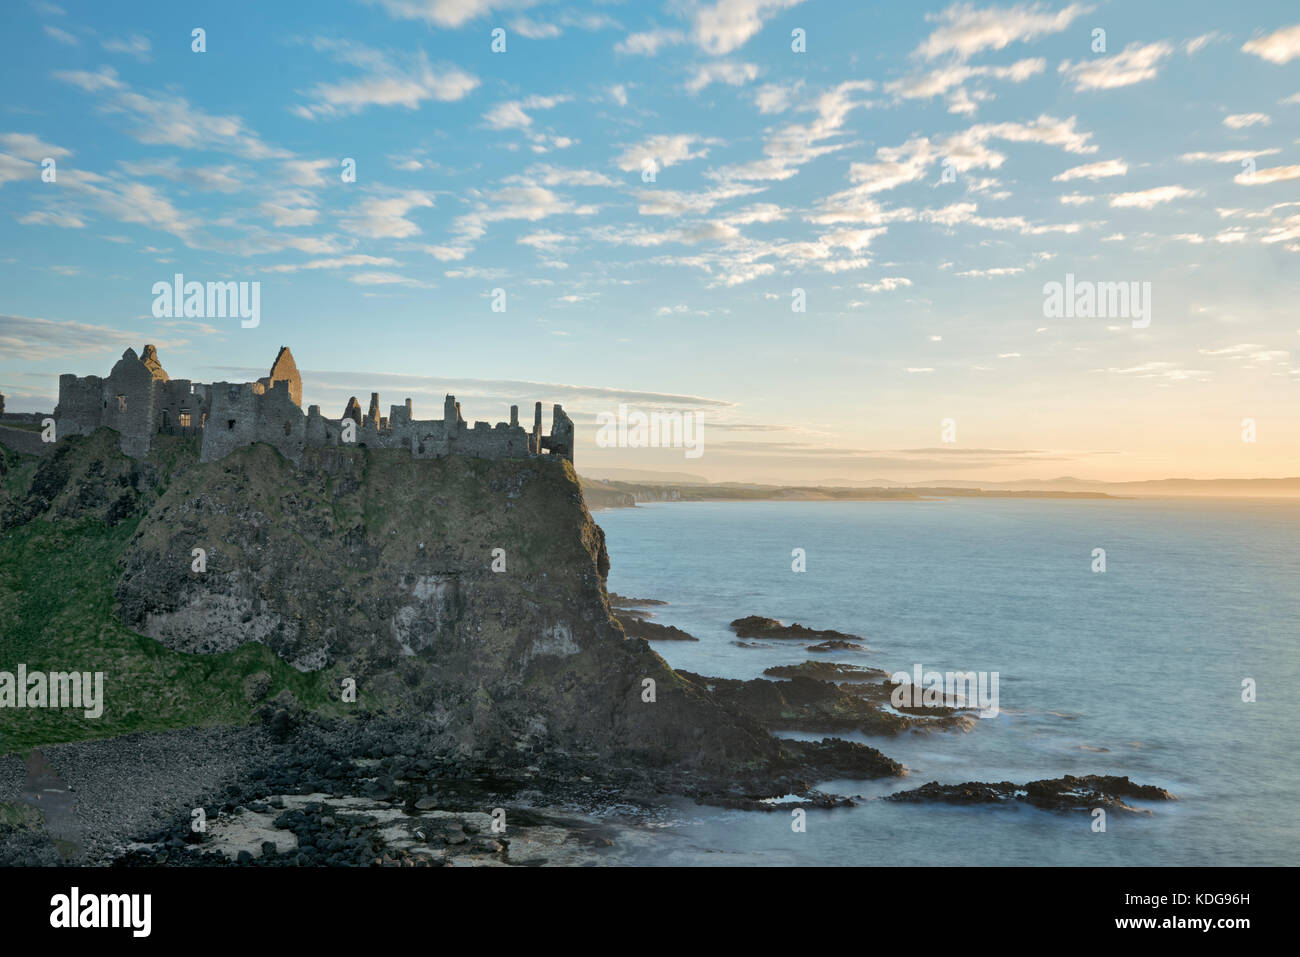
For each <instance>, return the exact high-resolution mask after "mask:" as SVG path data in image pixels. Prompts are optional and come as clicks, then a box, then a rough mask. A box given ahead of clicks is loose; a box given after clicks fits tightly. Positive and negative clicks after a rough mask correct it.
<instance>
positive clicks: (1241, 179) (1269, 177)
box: [1232, 166, 1300, 186]
mask: <svg viewBox="0 0 1300 957" xmlns="http://www.w3.org/2000/svg"><path fill="white" fill-rule="evenodd" d="M1291 179H1300V166H1273V167H1270V168H1268V169H1257V170H1255V172H1254V173H1253V174H1251V173H1246V172H1242V173H1238V174H1237V175H1236V176H1234V177H1233V178H1232V181H1233V182H1234V183H1240V184H1241V185H1243V186H1263V185H1266V184H1268V183H1281V182H1284V181H1286V180H1291Z"/></svg>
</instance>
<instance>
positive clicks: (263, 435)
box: [54, 346, 573, 462]
mask: <svg viewBox="0 0 1300 957" xmlns="http://www.w3.org/2000/svg"><path fill="white" fill-rule="evenodd" d="M54 418H55V421H56V423H57V427H58V434H59V435H60V436H63V435H87V434H89V433H91V432H93V431H94V430H95V429H97V428H100V427H103V426H107V427H108V428H110V429H114V430H116V431H117V432H118V433H119V434H120V435H121V449H122V452H123V453H124V454H126V455H130V456H133V457H137V458H138V457H141V456H144V455H147V454H148V453H149V449H150V448H151V446H152V442H153V436H154V435H157V434H159V433H167V434H180V435H201V436H202V446H201V452H200V460H201V461H204V462H212V461H216V460H217V459H220V458H223V457H224V456H226V455H229V454H230V453H231V452H233V451H234V450H235V449H238V448H242V447H243V446H246V445H251V444H253V443H254V442H265V443H267V444H268V445H272V446H274V447H275V448H276V449H278V450H279V451H280V452H281V454H283V455H284V456H285V457H286V458H289V459H291V460H293V461H295V462H296V461H298V459H299V458H301V456H302V451H303V449H304V448H305V447H307V446H325V445H344V444H355V445H358V446H362V447H369V448H384V449H389V448H404V449H408V450H409V451H410V452H411V454H412V455H413V456H416V457H417V458H438V457H440V456H444V455H471V456H474V457H476V458H489V459H505V458H527V457H529V456H538V455H546V454H549V455H558V456H561V457H563V458H566V459H568V460H569V461H570V462H572V461H573V422H572V421H571V420H570V419H569V417H568V416H567V415H566V414H565V413H564V409H562V408H561V407H560V406H559V405H555V406H554V407H553V408H552V411H551V433H550V435H543V434H542V404H541V403H540V402H538V403H537V404H536V407H535V408H534V411H533V427H532V429H531V430H525V429H524V428H523V426H521V425H520V424H519V407H518V406H511V407H510V421H509V422H498V423H496V425H492V424H491V423H488V422H475V423H473V426H472V427H471V425H470V423H468V422H466V421H465V420H464V419H463V418H462V417H461V413H460V403H459V402H457V401H456V397H455V396H452V395H449V396H447V397H446V399H445V400H444V401H443V415H442V418H441V419H416V418H415V417H414V414H413V411H412V407H411V400H410V399H407V400H406V401H405V403H403V404H402V405H394V406H390V407H389V413H388V415H387V416H382V415H380V405H379V393H377V392H372V393H371V394H370V408H369V411H368V412H367V414H365V415H364V416H363V415H362V413H361V405H360V403H359V402H357V399H356V397H355V396H354V397H353V398H351V399H350V400H348V404H347V408H346V409H345V410H344V412H343V415H342V416H341V417H339V418H337V419H329V418H325V417H324V416H322V415H321V411H320V406H317V405H313V406H311V407H309V408H308V409H307V412H306V414H305V415H304V414H303V411H302V377H301V376H300V375H299V373H298V366H297V364H296V363H295V362H294V360H293V354H292V353H291V352H290V351H289V348H288V347H287V346H285V347H282V348H281V349H280V352H279V354H278V355H277V356H276V358H275V362H274V363H273V364H272V366H271V371H270V373H269V374H268V375H266V376H264V377H262V378H261V379H258V380H257V381H256V382H214V383H211V384H204V383H195V382H191V381H190V380H188V379H171V378H169V377H168V375H167V373H166V372H165V371H164V370H163V367H162V364H161V363H160V362H159V360H158V351H157V349H155V348H154V347H153V346H145V347H144V352H143V353H142V354H140V355H136V353H135V350H133V349H127V350H126V352H124V353H122V358H121V359H119V360H118V362H117V364H116V365H114V366H113V369H112V371H111V372H110V373H109V374H108V377H107V378H100V377H99V376H75V375H62V376H60V377H59V404H58V406H57V407H56V408H55V410H54Z"/></svg>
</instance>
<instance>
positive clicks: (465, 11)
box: [366, 0, 529, 27]
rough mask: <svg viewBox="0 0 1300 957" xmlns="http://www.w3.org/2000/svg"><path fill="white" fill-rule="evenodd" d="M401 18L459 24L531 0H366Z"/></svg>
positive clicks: (513, 7) (447, 25)
mask: <svg viewBox="0 0 1300 957" xmlns="http://www.w3.org/2000/svg"><path fill="white" fill-rule="evenodd" d="M366 2H367V3H370V4H375V5H378V6H381V7H383V8H384V10H386V11H387V12H388V15H389V16H391V17H396V18H397V19H399V20H424V21H425V22H426V23H432V24H434V25H435V26H439V27H460V26H464V25H465V24H466V23H469V21H471V20H477V19H478V18H479V17H483V16H486V15H487V14H489V13H492V12H493V11H496V10H510V9H515V8H519V7H526V6H528V4H529V0H366Z"/></svg>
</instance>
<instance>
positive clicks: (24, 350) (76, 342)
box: [0, 315, 144, 360]
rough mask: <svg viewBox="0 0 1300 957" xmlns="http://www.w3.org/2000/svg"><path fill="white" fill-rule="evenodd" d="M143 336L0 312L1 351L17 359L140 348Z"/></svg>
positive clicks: (102, 352) (107, 328)
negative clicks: (131, 347) (132, 346)
mask: <svg viewBox="0 0 1300 957" xmlns="http://www.w3.org/2000/svg"><path fill="white" fill-rule="evenodd" d="M143 338H144V335H143V334H142V333H140V332H138V331H135V330H125V329H115V328H113V327H111V326H92V325H89V324H87V323H84V322H71V321H68V320H64V319H59V320H54V319H39V318H32V317H28V316H6V315H0V350H3V352H4V354H5V355H6V356H12V357H14V358H17V359H27V360H45V359H62V358H65V357H67V356H70V355H103V354H108V353H113V352H116V351H118V350H121V349H125V348H126V347H127V346H131V345H134V346H136V347H137V348H138V347H139V344H140V340H141V339H143Z"/></svg>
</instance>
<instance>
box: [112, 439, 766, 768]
mask: <svg viewBox="0 0 1300 957" xmlns="http://www.w3.org/2000/svg"><path fill="white" fill-rule="evenodd" d="M194 549H203V550H204V551H205V552H206V570H205V571H195V570H193V569H194V563H195V556H194ZM498 549H499V550H500V551H496V550H498ZM122 565H123V571H122V576H121V578H120V580H119V582H118V585H117V589H116V598H117V600H118V603H119V604H118V614H120V616H121V617H122V619H123V621H124V622H125V623H126V624H127V625H128V626H129V627H131V628H133V629H134V630H137V631H139V632H141V633H143V634H146V635H148V636H150V637H152V638H154V639H156V640H157V641H159V642H161V643H163V644H164V645H167V646H169V647H171V648H174V649H177V650H181V651H187V652H196V653H214V652H222V651H226V650H229V649H230V648H233V647H236V646H238V645H240V644H242V643H244V642H248V641H257V642H261V643H264V644H266V645H267V646H268V647H270V648H271V649H272V650H274V651H275V653H276V654H277V655H278V656H280V657H281V658H282V659H284V660H286V661H288V662H290V663H292V664H293V665H294V666H295V667H297V668H298V669H300V670H303V671H313V672H319V673H320V674H321V680H322V681H324V682H325V683H326V685H327V688H328V689H330V690H329V693H330V694H331V696H333V697H336V698H337V697H338V696H339V689H340V688H342V687H343V682H344V679H348V678H351V679H354V680H355V682H356V687H357V703H358V707H368V708H375V707H385V708H388V709H390V710H412V711H417V712H419V713H421V714H423V715H426V716H428V717H429V718H431V719H432V720H433V724H434V727H435V728H437V729H439V730H437V731H436V732H435V733H436V734H438V735H439V737H440V738H441V740H440V742H439V743H440V744H441V745H445V746H447V747H448V748H449V749H451V750H453V751H455V752H457V753H461V754H465V755H471V754H472V755H478V756H492V755H510V756H515V757H519V758H526V756H527V755H528V754H529V753H532V752H535V751H541V750H547V751H554V750H555V749H557V748H558V749H560V750H561V751H566V752H569V753H573V754H575V755H577V754H590V755H593V756H602V757H605V758H608V757H623V758H627V759H629V760H635V761H636V762H637V763H640V764H644V763H652V764H663V763H673V764H683V763H684V764H687V765H697V766H701V767H721V766H723V765H724V764H725V765H726V766H728V767H730V768H733V769H735V768H737V767H744V766H747V765H753V764H758V763H763V762H765V761H767V760H769V759H770V758H771V756H772V755H773V754H774V753H775V743H774V742H773V741H772V739H771V738H769V736H768V735H767V734H766V733H765V732H764V731H763V730H761V729H760V728H758V727H757V726H755V725H752V724H750V723H749V722H747V721H746V720H745V719H742V718H738V717H736V716H734V715H732V714H729V713H726V712H724V711H722V710H721V709H720V708H719V707H718V706H717V705H716V704H715V703H714V702H713V701H712V700H711V698H710V696H709V695H708V694H707V692H703V691H701V690H700V689H698V688H696V687H694V686H693V685H691V684H689V683H688V682H685V681H683V680H682V679H681V678H679V677H678V676H676V675H675V674H674V673H673V672H672V671H671V670H670V669H669V668H668V667H667V665H666V664H665V663H664V662H663V660H662V659H661V658H660V657H659V656H658V655H657V654H655V653H654V652H653V651H651V650H650V648H649V646H648V645H647V644H646V643H645V642H644V641H642V640H640V639H628V638H626V637H625V636H624V634H623V632H622V629H621V628H620V627H619V626H618V624H617V623H616V622H615V621H614V620H613V619H612V617H611V615H610V611H609V605H608V598H607V596H606V593H605V588H604V576H605V574H606V572H607V570H608V566H609V558H608V556H607V555H606V552H605V545H604V535H603V533H602V532H601V530H600V528H599V527H598V526H597V525H595V523H594V522H592V520H591V516H590V514H589V513H588V511H587V508H586V506H585V504H584V502H583V499H582V495H581V491H580V489H579V485H578V481H577V477H576V475H575V474H574V472H573V468H572V466H571V465H570V464H568V463H567V462H564V461H561V460H559V459H558V458H557V460H555V461H549V460H545V459H543V460H536V459H533V460H506V461H487V460H480V459H472V458H466V457H460V456H453V457H450V458H444V459H414V458H412V457H411V456H410V455H409V454H408V453H406V452H403V451H400V450H382V449H339V448H321V449H307V450H305V452H304V455H303V459H302V461H301V462H300V463H298V464H297V465H294V464H293V463H290V462H289V461H287V460H286V459H284V458H283V457H282V456H280V455H279V454H278V453H277V452H275V451H274V450H273V449H271V448H269V447H267V446H254V447H250V448H246V449H243V450H240V451H238V452H236V453H234V454H232V455H231V456H229V457H227V458H225V459H223V460H222V461H220V462H216V463H209V464H202V465H197V464H196V465H193V466H191V467H189V468H185V469H182V470H177V474H176V475H175V476H174V477H173V479H172V481H171V483H170V485H169V486H168V487H167V488H166V490H165V492H163V493H162V494H161V496H160V497H159V498H158V500H157V502H156V503H155V504H153V505H152V507H151V508H149V510H148V512H147V514H146V515H145V516H144V518H143V520H142V521H141V523H140V525H139V528H138V530H137V532H136V534H135V536H134V537H133V538H132V540H131V542H130V544H129V546H128V547H127V549H126V551H125V553H124V555H123V557H122ZM494 565H495V567H496V569H499V570H494ZM501 569H503V570H501ZM645 679H652V680H653V681H654V683H655V688H654V691H655V699H656V700H655V701H653V702H646V701H644V700H643V689H644V684H643V682H644V680H645Z"/></svg>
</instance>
